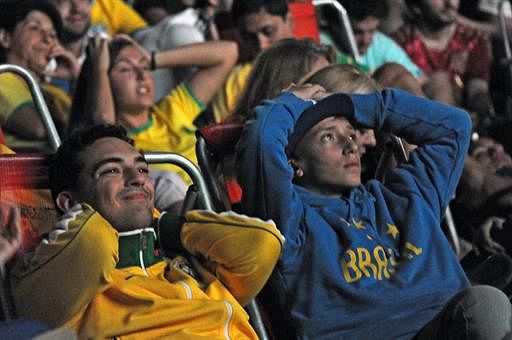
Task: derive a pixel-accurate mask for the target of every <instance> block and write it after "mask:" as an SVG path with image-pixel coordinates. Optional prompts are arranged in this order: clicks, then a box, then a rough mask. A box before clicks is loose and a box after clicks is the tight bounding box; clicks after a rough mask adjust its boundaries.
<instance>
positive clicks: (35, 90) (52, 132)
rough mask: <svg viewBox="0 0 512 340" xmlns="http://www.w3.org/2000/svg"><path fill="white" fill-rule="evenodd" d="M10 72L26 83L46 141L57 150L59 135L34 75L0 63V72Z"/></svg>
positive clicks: (17, 67) (18, 67)
mask: <svg viewBox="0 0 512 340" xmlns="http://www.w3.org/2000/svg"><path fill="white" fill-rule="evenodd" d="M5 72H11V73H15V74H17V75H19V76H21V77H22V78H23V79H24V80H25V81H26V83H27V85H28V87H29V90H30V93H31V94H32V98H34V104H35V105H36V108H37V110H38V111H39V113H40V114H41V120H42V121H43V124H44V126H45V128H46V131H47V133H48V142H49V143H50V147H51V149H52V151H53V152H55V151H57V149H58V148H59V146H60V144H61V140H60V137H59V133H58V132H57V128H56V127H55V123H54V122H53V119H52V116H51V114H50V111H49V110H48V106H47V105H46V102H45V101H44V97H43V93H42V92H41V89H40V88H39V84H38V83H37V82H36V81H35V79H34V77H33V76H32V75H31V74H30V73H29V72H28V71H27V70H25V69H24V68H23V67H20V66H17V65H12V64H3V65H0V73H5Z"/></svg>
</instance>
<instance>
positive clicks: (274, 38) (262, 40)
mask: <svg viewBox="0 0 512 340" xmlns="http://www.w3.org/2000/svg"><path fill="white" fill-rule="evenodd" d="M238 28H239V31H240V35H241V37H242V40H243V42H244V44H245V45H246V46H247V48H248V49H249V50H250V52H251V55H253V56H255V55H256V54H257V53H259V52H260V51H262V50H264V49H266V48H269V47H271V46H272V45H274V44H275V43H276V42H278V41H279V40H283V39H288V38H293V32H292V24H291V18H290V15H289V14H288V15H287V16H286V17H285V18H283V17H281V16H279V15H272V14H269V13H268V12H267V11H265V9H264V8H262V9H260V11H259V12H258V13H252V14H249V15H247V16H245V17H244V18H242V19H240V20H239V23H238Z"/></svg>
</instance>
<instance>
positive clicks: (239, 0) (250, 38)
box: [212, 0, 293, 122]
mask: <svg viewBox="0 0 512 340" xmlns="http://www.w3.org/2000/svg"><path fill="white" fill-rule="evenodd" d="M231 16H232V18H233V22H234V24H235V26H236V27H237V29H238V32H239V33H240V37H241V40H242V44H243V46H244V47H245V50H246V51H247V59H248V61H246V62H244V63H242V64H239V65H237V66H236V67H235V68H234V69H233V71H231V73H230V74H229V76H228V78H227V79H226V82H225V84H224V86H223V88H222V89H221V90H220V91H219V93H218V94H217V96H216V97H215V98H214V100H213V102H212V110H213V117H214V120H215V121H216V122H221V121H223V120H225V119H226V118H227V117H228V116H229V115H231V114H233V112H234V110H235V107H236V105H237V102H238V100H239V98H240V96H241V95H242V93H243V91H244V90H245V86H246V84H247V83H248V82H247V78H248V77H249V74H250V73H251V68H252V63H251V61H252V60H254V58H256V56H257V55H258V53H260V52H261V51H263V50H265V49H267V48H269V47H271V46H272V45H274V44H275V43H276V42H278V41H280V40H283V39H290V38H293V31H292V28H293V23H292V18H291V15H290V13H289V12H288V2H287V1H286V0H234V1H233V4H232V6H231Z"/></svg>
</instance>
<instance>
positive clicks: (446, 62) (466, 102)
mask: <svg viewBox="0 0 512 340" xmlns="http://www.w3.org/2000/svg"><path fill="white" fill-rule="evenodd" d="M406 4H407V6H408V8H409V11H410V13H411V16H410V18H408V22H407V23H406V24H404V26H402V27H401V28H400V29H399V30H398V31H397V32H396V33H395V34H394V35H393V37H394V38H395V40H396V41H397V42H398V43H399V44H400V45H401V46H402V47H403V48H404V50H405V51H406V52H407V53H408V54H409V56H410V57H411V59H412V60H413V61H414V62H415V63H416V64H417V65H418V66H419V67H420V68H421V69H422V71H423V72H424V73H425V74H426V75H427V77H428V81H427V82H425V84H424V86H423V89H424V91H425V94H426V95H427V96H428V97H429V98H432V99H435V100H438V101H441V102H444V103H447V104H450V105H456V106H462V107H464V108H465V109H467V110H468V111H470V113H472V114H474V115H472V118H473V124H474V128H475V129H482V128H483V127H482V125H480V127H479V126H478V125H479V123H480V122H482V121H484V120H485V119H486V118H487V117H488V116H489V115H490V114H491V113H492V111H490V105H491V102H490V96H489V70H490V66H491V61H492V57H491V49H490V43H489V39H488V38H487V36H486V35H485V34H484V33H482V32H480V31H477V30H476V29H474V28H471V27H469V26H466V25H464V24H462V23H460V22H458V19H457V18H458V13H457V9H458V6H459V0H452V1H443V2H439V1H434V0H406Z"/></svg>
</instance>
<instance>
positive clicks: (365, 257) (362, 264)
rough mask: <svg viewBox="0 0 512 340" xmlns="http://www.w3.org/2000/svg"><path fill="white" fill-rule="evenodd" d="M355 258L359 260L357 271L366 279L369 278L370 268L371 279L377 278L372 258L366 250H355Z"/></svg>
mask: <svg viewBox="0 0 512 340" xmlns="http://www.w3.org/2000/svg"><path fill="white" fill-rule="evenodd" d="M357 257H358V258H359V269H360V270H361V271H362V272H363V274H364V275H365V276H366V277H370V276H371V274H370V271H369V270H368V268H370V269H371V270H372V272H373V277H374V278H377V267H376V266H375V265H374V264H373V263H372V256H371V254H370V252H369V251H368V249H366V248H357Z"/></svg>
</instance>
